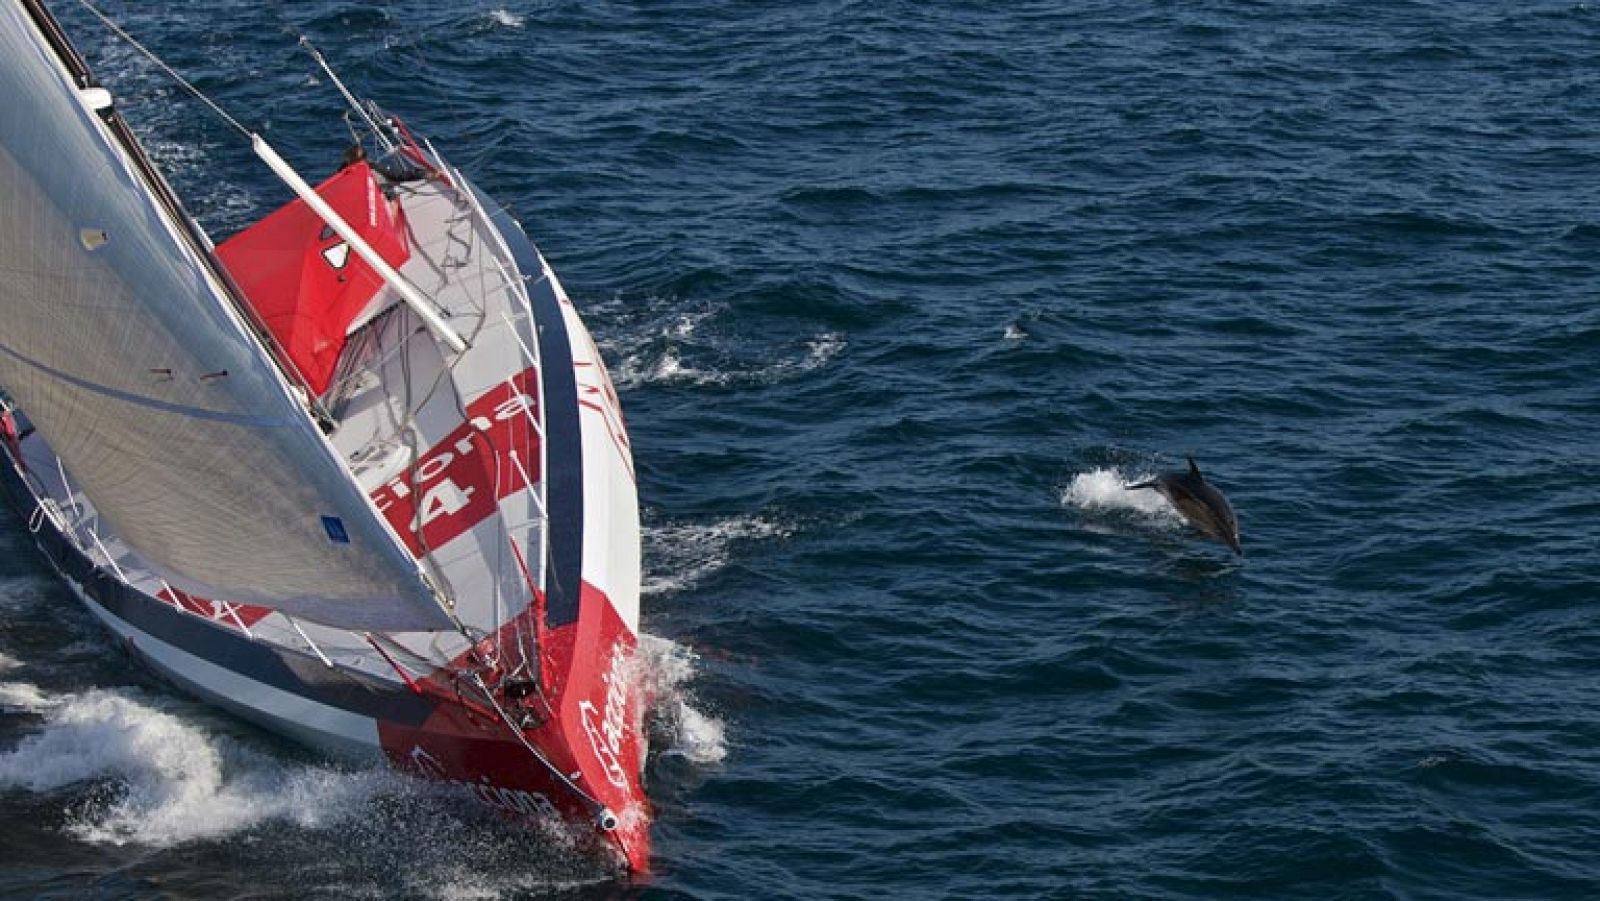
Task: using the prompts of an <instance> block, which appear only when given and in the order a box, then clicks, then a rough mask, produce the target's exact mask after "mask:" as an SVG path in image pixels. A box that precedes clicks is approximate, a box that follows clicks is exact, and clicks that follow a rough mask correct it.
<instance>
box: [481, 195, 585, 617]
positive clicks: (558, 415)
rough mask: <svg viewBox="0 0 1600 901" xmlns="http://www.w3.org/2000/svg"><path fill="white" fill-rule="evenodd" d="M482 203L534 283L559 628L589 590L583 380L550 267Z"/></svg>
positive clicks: (513, 225)
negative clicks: (546, 276)
mask: <svg viewBox="0 0 1600 901" xmlns="http://www.w3.org/2000/svg"><path fill="white" fill-rule="evenodd" d="M473 194H474V195H475V196H477V198H478V202H479V203H480V204H482V206H483V208H484V210H485V211H487V212H488V213H489V219H490V221H491V222H492V223H493V224H494V227H495V228H496V229H498V230H499V232H500V235H501V237H503V238H505V242H506V246H507V247H508V248H510V250H511V256H512V257H513V258H514V259H515V260H516V263H517V268H518V269H519V270H521V272H522V275H523V276H524V277H525V278H527V279H529V282H528V296H529V298H530V299H531V300H532V301H533V319H534V322H535V323H537V324H538V335H537V338H538V341H539V361H540V364H541V369H542V371H541V372H540V373H539V377H540V378H541V379H543V380H544V403H545V409H544V439H545V451H544V454H545V478H546V479H547V480H548V486H547V489H546V492H545V503H546V507H547V512H548V513H549V516H550V541H549V543H548V546H549V551H548V559H547V560H546V561H545V566H546V571H547V572H548V573H549V576H548V577H547V578H546V579H545V593H546V598H545V624H546V625H548V626H550V627H552V628H554V627H556V626H564V625H566V624H567V623H570V622H574V621H576V620H577V618H578V598H579V591H580V590H581V587H582V584H583V427H582V425H581V423H580V422H579V411H578V376H577V373H576V371H575V370H574V369H573V365H572V343H571V340H570V338H569V336H568V334H567V320H566V317H565V316H563V315H562V310H561V302H560V301H559V300H557V299H556V294H555V289H554V287H553V286H552V285H551V284H550V283H549V282H548V281H537V279H538V277H539V275H540V273H542V272H543V271H544V267H543V266H542V265H540V263H539V253H538V251H536V250H534V248H533V243H532V242H531V241H529V240H528V236H527V235H526V234H524V233H523V231H522V226H520V225H518V224H517V222H516V220H515V219H512V218H511V216H510V215H509V214H508V213H506V211H505V210H503V209H501V208H500V207H499V206H498V205H496V204H495V203H493V202H492V201H490V200H489V199H488V198H485V197H484V196H483V195H481V194H478V192H477V191H476V190H474V191H473Z"/></svg>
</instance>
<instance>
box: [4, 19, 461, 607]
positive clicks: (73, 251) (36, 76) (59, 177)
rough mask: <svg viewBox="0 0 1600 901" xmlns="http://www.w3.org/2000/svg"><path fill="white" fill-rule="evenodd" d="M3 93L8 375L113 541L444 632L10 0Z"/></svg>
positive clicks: (345, 480)
mask: <svg viewBox="0 0 1600 901" xmlns="http://www.w3.org/2000/svg"><path fill="white" fill-rule="evenodd" d="M0 94H3V95H4V96H5V98H6V100H5V102H4V103H0V385H3V386H4V387H5V388H6V390H7V391H8V392H10V394H11V395H12V396H13V397H14V398H15V399H16V400H17V401H18V402H19V403H20V404H21V405H22V407H23V409H25V410H27V412H28V414H29V416H30V417H31V419H32V420H33V422H34V423H35V424H36V425H37V427H38V428H39V430H40V431H41V433H43V435H44V436H45V437H46V439H47V440H48V441H49V442H50V444H51V446H52V447H53V448H54V449H55V450H56V451H57V453H58V454H59V455H60V457H61V458H62V459H63V460H64V461H65V462H66V465H67V468H68V471H69V474H70V475H71V477H72V478H73V479H74V480H75V482H76V483H77V487H80V488H82V489H83V491H84V493H85V494H86V495H87V496H88V497H89V498H91V499H92V500H93V502H94V504H95V507H96V509H97V510H98V512H99V513H100V514H101V515H102V516H103V517H105V518H106V519H107V520H108V521H109V523H110V525H111V526H112V527H113V529H114V531H115V533H116V534H117V535H118V537H120V538H121V539H123V540H124V541H125V542H127V543H128V544H129V545H130V546H131V547H133V548H134V549H135V550H137V551H138V552H139V554H140V556H141V557H142V558H143V559H144V560H145V561H146V562H148V563H149V564H150V565H151V566H153V567H154V568H156V569H157V570H158V571H159V572H160V574H161V575H162V576H163V577H165V578H167V579H168V580H169V581H171V582H172V583H173V584H174V585H176V586H177V587H179V588H181V589H183V590H184V591H188V592H191V593H195V594H200V595H203V596H206V597H213V598H218V599H225V600H232V601H244V602H249V603H253V604H261V605H264V606H270V607H274V608H277V609H281V610H284V611H286V612H289V613H292V614H295V615H298V616H302V617H304V618H306V619H310V620H315V621H318V622H322V623H326V624H329V625H334V626H341V627H345V628H353V629H383V630H406V629H435V628H447V627H449V626H450V625H451V623H450V619H449V617H448V616H447V615H446V614H445V612H444V611H443V609H442V608H441V607H440V606H439V604H438V602H437V601H436V600H435V599H434V598H433V596H432V594H431V592H430V591H429V589H428V587H427V585H426V583H425V582H424V580H423V579H422V578H421V577H420V575H419V570H418V567H417V564H416V562H415V561H414V560H413V559H412V557H411V556H410V554H409V553H407V552H406V551H405V549H404V548H403V546H402V545H401V544H400V543H399V541H398V540H397V538H396V536H395V535H394V534H393V533H392V532H391V531H390V530H389V528H388V526H387V524H385V523H384V522H383V521H382V520H381V519H380V518H379V517H378V516H377V515H376V513H375V512H374V510H373V509H372V506H371V504H370V502H369V501H368V499H367V498H366V496H365V495H364V494H363V493H362V492H361V490H360V488H359V487H358V486H357V485H356V484H355V482H354V481H353V480H352V479H351V478H350V476H349V473H348V471H347V470H346V468H345V466H344V464H343V462H342V461H341V460H340V459H339V458H338V457H337V455H336V453H335V452H334V450H333V448H332V447H331V445H329V444H328V442H327V441H326V439H325V438H324V437H323V435H322V434H321V432H320V431H319V430H318V428H317V426H316V425H315V423H314V422H313V421H312V420H311V418H310V417H309V415H307V414H306V412H305V411H304V410H303V409H302V407H301V405H300V404H299V402H297V400H296V399H295V396H294V395H293V393H291V390H290V388H289V385H288V384H287V382H285V380H284V379H283V377H282V375H281V374H280V373H279V372H278V370H277V368H276V367H275V366H274V364H273V362H272V359H271V357H270V356H269V355H268V353H267V351H266V350H265V349H264V348H263V347H262V346H261V344H260V343H259V342H258V341H257V339H256V338H255V337H254V336H253V335H252V333H251V332H250V330H249V328H248V327H247V326H246V324H245V322H244V321H243V320H242V319H241V318H240V315H239V314H238V312H237V311H236V309H235V308H234V306H233V302H232V298H231V297H230V295H229V293H228V289H227V288H226V287H225V285H224V284H223V283H222V281H221V280H220V279H219V277H218V275H217V272H216V270H215V269H214V268H213V267H214V262H213V261H212V260H211V259H208V258H207V254H208V253H209V251H207V250H206V249H204V248H201V247H199V246H197V245H196V244H195V243H194V242H193V241H192V240H190V239H189V237H188V233H187V232H186V229H187V228H188V225H187V224H186V223H185V222H183V221H182V220H181V219H179V218H177V217H178V216H181V213H175V211H173V210H171V209H169V208H168V207H167V206H166V205H165V204H163V203H162V202H161V200H160V199H159V198H158V196H157V195H156V193H155V192H156V190H157V189H159V187H160V186H159V185H154V184H152V183H151V182H150V181H149V179H148V177H147V175H146V174H145V173H144V172H143V171H142V170H141V168H140V166H139V165H138V164H139V162H140V161H139V158H138V157H137V154H138V150H137V149H136V148H133V147H126V146H123V145H122V144H121V143H119V142H118V141H117V140H116V139H115V137H114V136H113V134H112V132H111V131H110V130H108V128H107V126H106V122H105V121H104V120H102V119H101V115H102V113H99V112H97V109H98V108H99V107H100V106H102V105H103V103H104V99H105V95H104V92H103V91H98V90H96V91H83V90H80V87H79V86H78V85H75V84H74V83H73V81H72V78H71V75H70V73H69V72H68V70H67V69H66V68H65V67H64V65H63V63H62V61H61V59H60V58H59V56H58V54H57V52H56V51H55V50H53V49H52V48H51V46H50V44H49V43H48V42H47V41H46V40H45V38H44V37H43V36H42V34H41V32H40V30H39V27H38V24H37V22H36V21H35V19H34V18H33V16H32V15H31V14H30V12H29V11H27V10H26V9H24V7H23V4H22V3H21V0H3V2H0ZM110 115H114V114H110Z"/></svg>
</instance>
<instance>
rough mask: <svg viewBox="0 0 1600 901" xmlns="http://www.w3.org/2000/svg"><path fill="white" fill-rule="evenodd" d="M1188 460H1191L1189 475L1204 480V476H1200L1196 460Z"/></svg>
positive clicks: (1191, 458) (1190, 458)
mask: <svg viewBox="0 0 1600 901" xmlns="http://www.w3.org/2000/svg"><path fill="white" fill-rule="evenodd" d="M1188 460H1189V475H1192V476H1194V477H1195V478H1197V479H1199V478H1204V476H1202V475H1200V467H1199V466H1197V465H1196V464H1195V462H1194V458H1193V457H1189V458H1188Z"/></svg>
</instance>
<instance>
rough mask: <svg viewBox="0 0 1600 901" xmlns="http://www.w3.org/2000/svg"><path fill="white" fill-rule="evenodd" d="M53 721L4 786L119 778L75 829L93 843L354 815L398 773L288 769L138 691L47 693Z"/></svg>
mask: <svg viewBox="0 0 1600 901" xmlns="http://www.w3.org/2000/svg"><path fill="white" fill-rule="evenodd" d="M41 698H42V700H43V701H44V707H43V709H45V710H47V721H46V723H45V725H44V728H43V729H42V730H41V731H39V732H36V733H34V734H32V735H29V736H27V737H26V738H24V739H23V740H22V741H21V742H19V743H18V744H17V746H16V747H15V748H13V749H11V750H10V751H7V752H4V753H0V786H6V787H17V788H25V789H29V790H31V791H39V792H44V791H53V790H56V789H59V788H62V787H65V786H69V785H73V784H76V783H83V782H102V781H109V782H111V783H112V784H113V785H114V786H115V788H116V791H115V792H113V793H112V796H111V797H109V799H106V800H101V801H97V802H92V803H90V804H89V805H87V806H86V807H84V808H82V809H81V810H80V811H79V812H78V813H77V814H76V815H75V816H74V819H73V820H72V822H71V830H72V832H73V833H74V834H75V835H77V836H78V837H79V838H82V839H84V840H86V841H90V842H105V843H110V844H118V845H120V844H126V843H137V844H144V845H153V846H157V847H166V846H170V845H174V844H179V843H182V842H187V841H192V840H196V839H207V838H215V837H218V836H223V835H229V834H232V833H235V832H238V831H240V830H243V829H247V828H250V827H252V826H255V825H257V824H259V823H262V822H265V821H267V820H278V819H281V820H288V821H291V822H294V823H296V824H298V825H301V826H305V827H313V826H319V825H323V824H325V823H326V822H327V821H329V820H336V819H338V818H340V817H343V816H346V815H348V812H349V811H351V810H353V809H355V808H358V807H359V806H361V803H362V802H363V801H364V800H365V799H367V798H369V797H370V796H372V795H373V794H374V793H375V792H377V791H379V790H380V789H382V788H384V787H385V786H390V785H392V784H393V781H394V780H395V779H397V778H399V777H398V776H396V775H394V774H391V773H388V772H386V771H383V770H364V771H357V772H344V771H339V770H334V769H329V768H323V767H315V766H285V765H282V764H280V763H277V762H275V761H273V760H271V759H269V758H265V757H263V756H261V755H260V754H257V753H255V752H252V751H250V750H249V749H247V748H244V747H243V746H240V745H238V744H237V743H235V742H232V741H230V740H228V739H225V738H222V737H219V736H214V735H211V734H209V733H208V732H207V731H206V730H205V729H204V728H202V727H201V726H199V725H197V724H195V723H194V722H191V721H188V720H185V719H183V718H181V717H179V716H176V715H174V714H172V713H168V712H166V711H163V710H161V709H159V708H158V707H157V706H156V702H154V701H151V700H147V699H144V698H142V697H139V696H137V695H134V694H132V693H119V692H112V691H102V690H96V691H91V692H88V693H85V694H81V695H65V696H61V697H56V698H47V697H43V696H42V695H41Z"/></svg>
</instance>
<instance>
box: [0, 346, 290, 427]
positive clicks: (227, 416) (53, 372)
mask: <svg viewBox="0 0 1600 901" xmlns="http://www.w3.org/2000/svg"><path fill="white" fill-rule="evenodd" d="M0 353H3V354H5V355H6V356H8V357H11V358H12V359H14V360H17V361H18V362H21V363H24V364H27V365H28V366H32V367H33V368H34V369H37V370H39V371H40V372H43V373H45V374H46V375H49V376H51V377H53V378H57V379H60V380H61V381H63V382H66V383H68V384H70V385H75V386H77V387H79V388H82V389H84V390H85V391H92V392H94V393H95V394H99V395H102V396H104V397H110V398H114V399H116V400H120V401H125V402H127V403H130V404H136V405H138V406H141V407H149V408H150V409H152V410H160V411H162V412H163V413H176V414H178V415H179V416H189V417H192V418H195V419H207V420H211V421H212V422H226V423H229V424H232V425H243V426H250V427H252V428H258V429H281V428H287V427H291V426H293V425H294V423H293V422H290V421H289V420H287V419H275V418H272V417H267V416H250V415H246V414H240V413H223V412H220V411H217V410H207V409H204V408H203V407H190V406H185V405H184V404H175V403H171V402H168V401H164V400H157V399H155V398H153V397H145V396H144V395H142V394H134V393H132V392H130V391H123V390H121V389H119V388H112V387H111V386H109V385H102V384H100V383H98V382H91V381H89V380H88V379H83V378H79V377H78V376H75V375H72V374H70V373H66V372H62V371H61V370H59V369H56V368H55V367H53V366H49V365H47V364H45V363H41V362H39V361H38V360H35V359H33V358H32V357H29V356H27V355H25V354H21V353H18V352H17V351H15V350H13V349H11V348H9V347H7V346H5V345H4V344H0Z"/></svg>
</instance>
